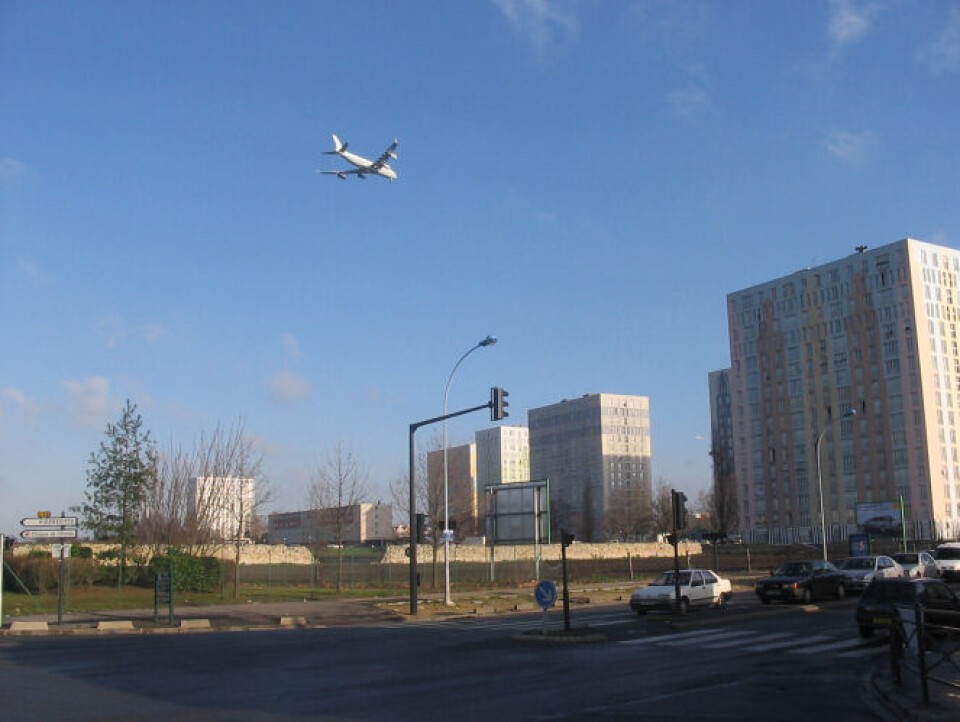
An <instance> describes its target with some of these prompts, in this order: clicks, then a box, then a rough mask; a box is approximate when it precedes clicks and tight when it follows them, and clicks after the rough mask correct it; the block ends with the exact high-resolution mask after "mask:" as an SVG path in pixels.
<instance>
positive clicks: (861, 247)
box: [853, 246, 867, 253]
mask: <svg viewBox="0 0 960 722" xmlns="http://www.w3.org/2000/svg"><path fill="white" fill-rule="evenodd" d="M853 250H855V251H856V252H857V253H863V252H864V251H865V250H867V247H866V246H857V247H855V248H854V249H853Z"/></svg>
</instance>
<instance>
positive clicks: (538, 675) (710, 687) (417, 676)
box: [0, 599, 886, 722]
mask: <svg viewBox="0 0 960 722" xmlns="http://www.w3.org/2000/svg"><path fill="white" fill-rule="evenodd" d="M854 603H855V602H854V601H852V600H847V601H844V602H832V603H825V604H823V605H811V606H810V607H799V606H789V607H788V606H779V605H777V606H773V607H760V606H759V605H758V604H756V603H755V601H754V602H753V603H752V604H751V603H749V600H747V599H745V600H744V601H743V603H742V604H739V603H738V604H734V605H732V607H731V608H730V609H729V610H728V611H727V612H718V611H714V610H705V611H702V612H696V613H693V614H691V615H689V617H688V618H687V619H686V620H684V621H681V622H675V621H671V620H670V618H668V617H665V616H659V615H648V616H646V617H644V618H640V617H638V616H636V615H635V614H633V613H632V612H631V611H630V610H629V609H627V608H626V607H625V605H622V606H614V607H601V608H597V609H591V610H577V611H575V613H574V615H573V621H574V625H575V626H581V625H588V626H589V628H590V631H591V632H593V633H594V634H595V635H597V636H598V637H599V638H598V639H597V640H596V641H592V642H586V643H578V644H572V643H550V642H545V641H542V640H536V639H535V638H534V639H531V638H530V635H529V634H526V633H528V632H530V631H534V630H537V629H540V628H541V626H542V625H543V619H542V615H540V614H539V613H533V614H529V615H518V616H512V617H509V618H480V619H460V620H417V621H412V622H404V623H399V624H398V623H396V622H390V623H371V624H367V625H364V626H355V627H336V628H334V627H331V628H328V629H303V630H283V631H263V632H232V633H207V634H193V635H162V636H151V635H136V636H117V637H65V638H57V637H45V638H39V637H38V638H11V637H8V638H4V639H2V640H0V679H2V680H3V684H2V686H0V709H2V710H3V711H4V712H3V713H4V716H5V717H6V718H7V719H18V720H19V719H23V720H30V719H43V720H58V719H69V720H105V719H124V720H127V719H144V720H161V719H162V720H201V719H202V720H266V719H270V720H283V719H321V720H323V719H329V720H397V721H403V720H418V721H423V720H457V721H458V722H459V721H460V720H497V719H501V720H513V719H529V720H620V719H641V718H642V719H656V720H672V719H677V720H680V719H712V720H734V719H735V720H747V719H765V718H775V719H778V720H811V719H814V720H815V719H843V720H851V721H855V720H876V719H885V717H884V712H883V710H882V708H881V707H879V706H878V705H877V703H876V699H875V696H874V695H873V694H872V692H871V690H870V688H869V685H868V683H867V678H868V676H869V673H870V670H871V668H872V665H874V664H877V663H883V662H884V660H885V659H886V657H885V654H886V647H885V645H884V643H883V641H882V640H874V641H864V640H861V639H860V638H859V636H858V635H857V630H856V626H855V625H854V624H853V606H854ZM561 624H562V619H561V616H560V615H559V614H558V613H557V612H556V611H554V612H552V613H551V616H550V618H549V621H548V626H549V627H551V628H554V629H555V628H557V627H559V626H560V625H561Z"/></svg>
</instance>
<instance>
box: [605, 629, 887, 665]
mask: <svg viewBox="0 0 960 722" xmlns="http://www.w3.org/2000/svg"><path fill="white" fill-rule="evenodd" d="M620 644H623V645H630V646H656V647H676V648H684V647H691V648H695V649H731V648H738V649H741V650H743V651H744V652H748V653H762V652H770V651H774V650H776V651H781V652H784V653H785V654H799V655H811V654H833V655H835V656H837V657H843V658H857V657H869V656H873V655H880V654H883V653H889V651H890V649H889V647H888V646H887V645H886V644H883V643H878V642H876V641H869V640H864V639H860V638H859V637H856V638H852V639H851V638H840V639H838V638H836V637H830V636H827V635H823V634H817V635H805V634H798V633H795V632H770V633H763V632H757V631H755V630H751V629H721V628H716V629H697V630H694V631H692V632H679V633H675V634H660V635H654V636H651V637H638V638H636V639H627V640H623V641H621V642H620Z"/></svg>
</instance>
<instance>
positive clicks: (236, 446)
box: [142, 420, 272, 598]
mask: <svg viewBox="0 0 960 722" xmlns="http://www.w3.org/2000/svg"><path fill="white" fill-rule="evenodd" d="M271 495H272V493H271V489H270V484H269V481H268V480H267V479H266V478H265V475H264V473H263V456H262V455H261V454H260V452H259V451H257V449H256V447H255V445H254V442H253V439H252V438H251V437H250V436H249V435H248V434H247V433H246V432H245V427H244V423H243V421H242V420H241V421H238V422H237V423H236V424H233V425H231V426H230V427H229V428H224V427H222V426H220V425H218V426H217V427H216V428H215V429H214V431H213V433H212V434H209V435H208V434H203V433H201V435H200V437H199V439H198V440H197V441H196V443H195V444H194V446H193V448H192V449H190V450H189V451H184V450H183V448H182V447H180V446H179V445H175V444H174V443H173V442H171V444H170V446H169V449H168V450H167V451H166V452H165V453H163V454H161V455H160V462H159V469H158V473H157V478H156V479H155V481H154V483H153V485H152V487H151V488H150V489H149V490H148V492H147V495H146V503H145V506H146V510H145V514H144V523H143V525H142V530H143V534H144V540H145V541H147V542H148V543H151V544H153V546H154V547H155V549H157V550H159V549H160V548H162V547H170V546H178V547H183V548H186V549H188V550H189V551H190V553H192V554H203V553H206V552H207V551H208V549H209V548H210V547H211V546H212V545H214V544H220V543H223V542H229V543H231V544H232V545H233V549H234V579H233V594H234V597H235V598H236V597H239V594H240V555H241V550H242V548H243V544H244V543H245V542H247V541H249V540H250V537H251V527H252V524H253V520H254V519H255V517H256V515H257V512H258V511H259V510H260V509H262V507H263V506H264V505H265V504H266V503H268V502H269V500H270V498H271Z"/></svg>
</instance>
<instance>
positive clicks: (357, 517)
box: [267, 502, 395, 545]
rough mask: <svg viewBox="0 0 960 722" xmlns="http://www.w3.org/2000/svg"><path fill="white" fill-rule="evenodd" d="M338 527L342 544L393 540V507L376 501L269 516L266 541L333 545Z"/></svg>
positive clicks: (272, 542)
mask: <svg viewBox="0 0 960 722" xmlns="http://www.w3.org/2000/svg"><path fill="white" fill-rule="evenodd" d="M338 527H339V528H340V530H341V534H342V536H343V542H344V544H383V543H385V542H390V541H393V540H394V538H395V534H394V530H393V507H392V506H391V505H390V504H381V503H380V502H377V503H376V504H352V505H350V506H343V507H336V508H330V509H308V510H305V511H291V512H283V513H278V514H270V515H269V516H268V517H267V538H268V540H269V542H270V543H271V544H307V545H310V544H336V543H337V537H338V533H337V531H338Z"/></svg>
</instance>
